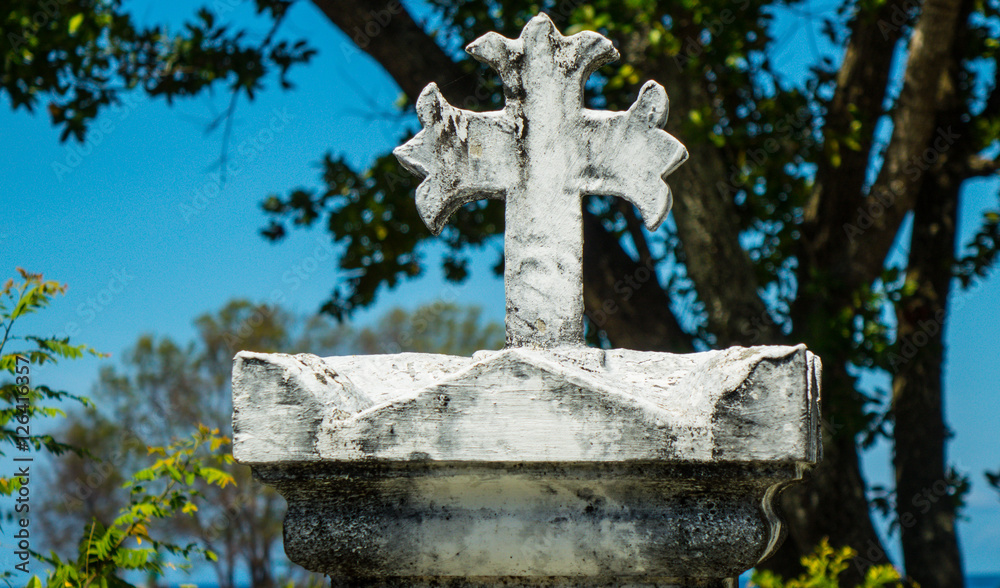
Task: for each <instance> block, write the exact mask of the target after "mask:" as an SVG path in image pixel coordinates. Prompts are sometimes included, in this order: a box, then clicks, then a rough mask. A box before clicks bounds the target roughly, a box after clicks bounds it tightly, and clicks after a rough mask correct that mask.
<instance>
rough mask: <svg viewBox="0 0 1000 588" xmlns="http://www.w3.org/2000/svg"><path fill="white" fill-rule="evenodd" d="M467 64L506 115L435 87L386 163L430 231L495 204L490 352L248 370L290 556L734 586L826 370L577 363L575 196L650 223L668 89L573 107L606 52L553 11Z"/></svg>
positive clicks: (581, 356) (243, 446)
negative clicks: (495, 340)
mask: <svg viewBox="0 0 1000 588" xmlns="http://www.w3.org/2000/svg"><path fill="white" fill-rule="evenodd" d="M467 51H468V52H469V53H470V54H472V55H473V56H474V57H475V58H476V59H479V60H480V61H483V62H485V63H487V64H489V65H490V66H491V67H493V68H494V69H495V70H496V71H497V72H499V74H500V77H501V80H502V82H503V84H504V94H505V97H506V104H505V106H504V109H503V110H501V111H498V112H484V113H475V112H470V111H466V110H461V109H458V108H455V107H453V106H451V105H450V104H448V102H447V101H445V99H444V98H443V97H442V96H441V94H440V92H439V91H438V89H437V87H436V86H435V85H434V84H431V85H429V86H428V87H427V88H426V89H425V90H424V91H423V93H422V94H421V95H420V98H419V100H418V101H417V113H418V115H419V118H420V122H421V123H422V124H423V126H424V129H423V130H422V131H421V132H420V133H419V134H418V135H417V136H416V137H414V138H413V139H412V140H410V141H409V142H408V143H406V144H405V145H403V146H401V147H399V148H397V149H396V151H395V153H396V156H397V157H398V158H399V160H400V162H401V163H402V164H403V165H404V166H405V167H406V168H407V169H409V170H410V171H411V172H413V173H415V174H417V175H419V176H421V177H423V178H424V180H423V182H422V183H421V184H420V186H419V188H418V189H417V195H416V206H417V209H418V211H419V213H420V216H421V217H422V218H423V219H424V221H425V222H426V223H427V225H428V227H430V229H431V230H432V231H434V232H435V233H436V232H439V231H440V230H441V228H442V227H443V225H444V223H445V222H446V221H447V219H448V217H449V215H450V214H451V213H452V212H453V211H454V210H455V209H456V208H458V207H459V206H461V205H462V204H465V203H467V202H470V201H473V200H475V199H479V198H496V199H500V200H503V201H504V203H505V207H506V230H505V231H506V232H505V240H504V257H505V265H504V268H505V269H504V280H505V287H506V296H507V309H506V328H507V346H506V348H504V349H503V350H500V351H480V352H478V353H476V354H475V355H473V356H472V357H471V358H468V357H454V356H442V355H431V354H419V353H400V354H395V355H371V356H349V357H328V358H319V357H316V356H313V355H295V356H291V355H284V354H263V353H252V352H241V353H239V354H238V355H237V356H236V359H235V364H234V367H233V406H234V413H233V432H234V449H233V453H234V455H235V457H236V459H237V460H238V461H239V462H241V463H244V464H248V465H250V466H251V467H252V468H253V470H254V472H255V474H256V475H257V476H258V477H259V478H260V479H261V480H262V481H264V482H265V483H268V484H271V485H273V486H275V487H276V488H277V489H278V491H279V492H280V493H281V494H282V495H283V496H284V497H285V499H286V500H287V501H288V513H287V516H286V517H285V532H284V538H285V551H286V553H287V554H288V556H289V558H290V559H291V560H292V561H294V562H296V563H298V564H300V565H302V566H303V567H305V568H307V569H309V570H313V571H317V572H322V573H324V574H327V575H329V576H330V578H331V580H332V581H333V583H334V584H336V585H352V586H354V585H359V586H360V585H364V586H376V585H378V586H432V585H433V586H456V587H459V586H461V587H465V586H498V585H504V586H567V587H569V586H594V587H597V586H640V585H642V586H662V587H665V586H684V587H687V586H692V587H693V586H733V585H734V582H735V580H734V578H735V577H736V576H737V575H739V574H740V573H741V572H743V571H744V570H746V569H748V568H750V567H752V566H754V565H755V564H757V563H758V562H759V561H761V560H762V559H763V558H766V557H767V556H768V555H769V554H770V553H772V552H773V551H774V550H775V549H776V548H777V546H778V545H779V544H780V543H781V541H782V538H783V530H782V522H781V519H780V518H779V517H778V515H777V514H776V513H775V511H774V501H775V498H776V497H777V495H778V493H779V492H780V490H781V489H782V488H783V487H784V486H786V485H787V484H789V483H791V482H794V481H796V480H799V479H801V477H802V474H803V471H804V469H806V468H808V467H810V466H812V465H814V464H815V463H816V462H817V461H818V460H819V458H820V433H819V408H818V407H819V379H820V378H819V376H820V374H819V371H820V363H819V360H818V358H816V357H815V356H814V355H812V354H811V353H809V352H808V351H807V350H806V349H805V348H804V347H803V346H797V347H777V346H773V347H750V348H740V347H734V348H730V349H727V350H722V351H707V352H703V353H694V354H688V355H673V354H666V353H650V352H639V351H630V350H625V349H612V350H603V349H593V348H588V347H586V346H584V344H583V326H582V320H583V297H582V268H581V257H582V245H583V239H582V233H583V230H582V222H581V218H582V216H581V206H582V204H581V198H582V196H584V195H587V194H598V195H606V196H616V197H621V198H624V199H626V200H628V201H629V202H631V203H633V204H634V205H635V206H636V207H637V208H638V209H639V211H640V212H641V214H642V216H643V218H644V219H645V221H646V224H647V226H648V227H649V228H655V227H656V226H657V225H658V224H659V223H660V222H661V221H662V220H663V218H664V217H665V216H666V214H667V212H668V211H669V208H670V202H671V200H670V189H669V188H668V187H667V185H666V184H665V183H664V178H665V177H666V175H667V174H669V173H670V172H671V171H673V170H674V169H675V168H676V167H677V166H679V165H680V164H681V163H682V162H683V161H684V159H685V158H686V157H687V152H686V150H685V149H684V146H683V145H681V144H680V143H679V142H678V141H677V140H676V139H675V138H673V137H672V136H670V135H669V134H667V133H666V132H665V131H663V130H662V127H663V124H664V122H665V120H666V117H667V96H666V92H665V91H664V90H663V88H662V87H661V86H660V85H659V84H657V83H655V82H647V83H646V85H644V86H643V87H642V90H641V91H640V93H639V97H638V99H637V100H636V102H635V104H633V105H632V107H631V108H630V109H629V110H628V111H626V112H603V111H594V110H588V109H585V108H583V85H584V83H585V82H586V80H587V77H588V76H589V75H590V74H591V73H592V72H593V71H594V70H595V69H597V68H598V67H599V66H601V65H602V64H604V63H607V62H609V61H612V60H614V59H616V58H617V56H618V54H617V52H616V51H615V49H614V47H613V46H612V44H611V42H610V41H609V40H608V39H606V38H604V37H602V36H601V35H599V34H596V33H591V32H583V33H579V34H576V35H573V36H570V37H565V36H563V35H561V34H560V33H559V32H558V31H557V30H556V28H555V26H554V25H553V24H552V22H551V21H550V20H549V19H548V17H546V16H545V15H539V16H537V17H535V18H533V19H531V21H530V22H528V24H527V25H526V26H525V27H524V30H523V31H522V33H521V36H520V37H519V38H517V39H507V38H505V37H502V36H500V35H498V34H496V33H490V34H487V35H485V36H483V37H481V38H479V39H478V40H476V41H475V42H473V43H472V44H470V45H469V47H468V48H467Z"/></svg>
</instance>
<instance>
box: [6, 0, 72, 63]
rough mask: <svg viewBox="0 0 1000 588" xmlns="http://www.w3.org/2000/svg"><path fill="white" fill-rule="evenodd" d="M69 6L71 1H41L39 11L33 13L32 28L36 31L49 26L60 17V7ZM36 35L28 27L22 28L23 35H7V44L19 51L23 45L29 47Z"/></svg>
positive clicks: (14, 33)
mask: <svg viewBox="0 0 1000 588" xmlns="http://www.w3.org/2000/svg"><path fill="white" fill-rule="evenodd" d="M66 4H69V0H41V1H40V2H38V3H37V6H38V10H36V11H35V12H33V13H31V26H32V27H34V28H35V29H36V30H37V29H40V28H42V27H44V26H45V25H47V24H49V21H50V20H52V19H53V18H56V17H57V16H59V15H60V11H59V6H60V5H66ZM33 36H34V33H32V31H30V30H29V29H28V28H27V27H21V34H17V33H16V32H14V31H11V32H9V33H7V43H9V44H10V47H11V49H12V50H15V51H16V50H17V49H18V48H19V47H21V46H22V45H28V44H29V41H28V40H29V39H31V37H33Z"/></svg>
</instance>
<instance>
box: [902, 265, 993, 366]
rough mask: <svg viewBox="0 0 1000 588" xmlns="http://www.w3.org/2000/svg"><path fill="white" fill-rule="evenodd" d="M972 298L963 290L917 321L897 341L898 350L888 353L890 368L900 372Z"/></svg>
mask: <svg viewBox="0 0 1000 588" xmlns="http://www.w3.org/2000/svg"><path fill="white" fill-rule="evenodd" d="M979 283H981V282H977V284H979ZM970 298H972V292H971V291H968V290H966V291H963V292H962V295H961V296H955V297H954V298H953V299H952V300H949V302H948V305H947V307H946V308H939V309H938V310H937V312H935V313H934V316H933V317H931V318H928V319H924V320H919V321H917V329H916V330H915V331H914V332H912V333H909V334H907V335H906V336H905V337H900V338H899V340H898V341H897V343H899V349H898V352H896V351H892V352H889V353H888V354H887V355H886V361H887V362H888V364H889V370H890V371H891V372H892V373H893V374H898V373H899V370H900V369H902V367H903V366H905V365H906V364H908V363H909V362H911V361H912V360H913V359H914V358H915V357H916V356H917V353H919V351H920V350H921V349H923V348H924V347H926V346H927V345H929V344H930V342H931V341H932V340H933V337H935V336H936V335H938V334H939V333H940V332H941V329H943V328H944V327H945V321H946V320H947V318H948V316H949V315H951V316H954V315H953V313H955V312H958V311H959V310H962V308H964V307H965V305H966V304H968V302H969V299H970Z"/></svg>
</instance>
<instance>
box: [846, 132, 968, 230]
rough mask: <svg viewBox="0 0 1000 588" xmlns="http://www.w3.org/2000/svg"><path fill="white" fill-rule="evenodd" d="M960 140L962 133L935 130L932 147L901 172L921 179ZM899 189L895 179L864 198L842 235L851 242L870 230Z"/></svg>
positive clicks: (915, 178) (910, 160) (888, 206)
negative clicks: (852, 220) (853, 218)
mask: <svg viewBox="0 0 1000 588" xmlns="http://www.w3.org/2000/svg"><path fill="white" fill-rule="evenodd" d="M961 137H962V135H961V134H959V133H956V132H954V131H952V128H951V126H949V127H948V128H943V127H938V129H937V135H936V136H935V137H934V141H933V142H932V143H931V146H930V147H928V148H927V149H924V150H923V152H921V153H919V154H917V155H914V156H913V157H911V158H910V159H909V161H907V162H906V166H905V167H904V168H903V173H904V174H905V175H906V176H907V177H909V178H910V179H911V180H918V179H920V176H921V174H923V173H924V172H926V171H927V170H929V169H930V168H931V166H933V165H934V164H935V163H937V162H938V160H940V159H941V157H943V156H944V155H945V154H946V153H947V152H948V150H949V149H951V147H952V145H954V144H955V142H956V141H958V140H959V139H960V138H961ZM902 190H903V182H902V181H901V180H898V179H897V180H895V181H894V182H892V183H891V184H890V185H889V186H888V187H886V188H884V189H880V190H873V191H872V192H873V193H872V195H871V196H869V197H868V198H866V199H865V203H864V204H862V205H861V206H858V209H857V216H856V217H855V221H854V222H853V223H844V226H843V229H844V233H845V234H846V235H847V238H848V239H850V241H851V243H853V242H854V241H855V240H856V239H857V238H858V237H860V236H861V235H863V234H864V233H865V231H867V230H868V229H870V228H872V226H874V225H875V222H876V221H877V220H878V219H879V218H880V217H881V216H882V215H883V214H885V211H886V210H888V209H890V208H892V206H893V205H894V204H896V198H897V197H898V196H899V194H900V192H901V191H902Z"/></svg>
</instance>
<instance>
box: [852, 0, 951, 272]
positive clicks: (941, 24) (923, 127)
mask: <svg viewBox="0 0 1000 588" xmlns="http://www.w3.org/2000/svg"><path fill="white" fill-rule="evenodd" d="M962 4H963V2H962V0H925V2H924V5H923V9H922V12H921V15H920V18H919V20H918V21H917V23H916V25H915V26H914V29H913V34H912V35H911V37H910V53H909V57H908V59H907V61H906V73H905V74H904V78H903V88H902V90H901V92H900V96H899V100H898V102H897V104H896V107H895V109H894V111H893V115H892V122H893V131H892V138H891V140H890V142H889V145H888V147H887V148H886V151H885V157H884V163H883V165H882V169H881V170H880V172H879V175H878V179H877V180H876V182H875V184H874V185H873V187H872V191H871V193H872V196H871V197H873V198H876V199H881V200H882V201H883V202H884V203H887V204H884V205H883V208H884V212H883V213H882V214H880V215H872V216H873V221H874V223H873V226H872V227H871V228H870V229H868V230H866V231H864V232H863V234H861V235H859V236H858V237H857V238H854V239H851V240H850V242H849V245H848V256H849V257H850V259H851V260H852V265H853V266H854V270H855V271H853V272H852V273H853V274H854V275H855V276H857V277H858V278H859V279H860V280H863V281H864V282H870V281H871V280H872V279H874V278H875V277H876V276H878V274H879V273H880V272H881V270H882V266H883V264H884V262H885V257H886V255H887V254H888V253H889V249H890V248H891V247H892V242H893V241H894V240H895V238H896V233H897V231H898V230H899V226H900V225H901V224H902V222H903V218H904V217H905V216H906V214H907V213H908V212H909V211H910V210H912V208H913V204H914V201H915V199H916V195H917V193H918V192H919V190H920V184H921V182H922V181H923V180H924V175H925V171H926V166H921V165H915V164H914V162H916V161H921V157H922V156H923V154H924V152H925V150H927V149H934V150H935V151H936V153H937V154H938V155H939V156H944V155H945V153H946V152H947V150H948V149H949V148H950V147H951V145H952V144H953V143H955V142H956V141H958V140H960V137H957V136H955V134H954V131H953V129H951V128H950V127H949V128H936V127H935V125H936V124H937V123H936V121H937V119H938V117H937V115H938V113H939V112H941V111H943V110H945V109H947V108H949V107H950V105H951V103H952V101H953V100H955V99H956V96H955V94H956V88H955V81H954V77H953V75H954V71H953V69H954V68H953V66H954V65H955V64H954V61H953V59H952V56H951V51H952V42H953V41H954V39H955V38H956V33H957V31H958V29H959V28H961V26H960V25H961V24H962V23H961V19H962V16H963V15H964V16H965V17H966V18H967V12H966V11H963V10H962ZM966 10H968V9H966Z"/></svg>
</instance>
